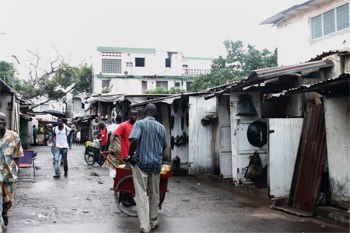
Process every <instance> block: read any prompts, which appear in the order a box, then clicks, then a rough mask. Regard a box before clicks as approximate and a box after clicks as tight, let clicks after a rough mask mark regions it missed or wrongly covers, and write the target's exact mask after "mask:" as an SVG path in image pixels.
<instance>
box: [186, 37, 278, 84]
mask: <svg viewBox="0 0 350 233" xmlns="http://www.w3.org/2000/svg"><path fill="white" fill-rule="evenodd" d="M224 46H225V48H226V51H227V56H226V58H223V57H222V56H220V57H219V58H217V59H214V60H213V64H212V66H211V69H210V73H209V74H205V75H199V76H197V77H195V79H194V81H193V84H192V88H193V90H194V91H200V90H205V89H208V88H211V87H215V86H219V85H223V84H227V83H229V82H232V81H236V80H240V79H242V78H246V77H247V76H248V75H249V74H250V73H251V72H252V71H253V70H256V69H262V68H267V67H274V66H277V54H276V53H274V54H272V53H271V52H270V51H269V50H267V49H264V50H262V51H260V50H258V49H256V48H255V46H253V45H250V44H248V45H247V46H244V44H243V42H242V41H230V40H226V41H224Z"/></svg>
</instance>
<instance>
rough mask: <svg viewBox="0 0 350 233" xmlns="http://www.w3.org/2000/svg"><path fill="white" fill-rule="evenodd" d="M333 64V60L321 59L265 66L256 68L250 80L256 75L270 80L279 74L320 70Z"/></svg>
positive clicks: (261, 78)
mask: <svg viewBox="0 0 350 233" xmlns="http://www.w3.org/2000/svg"><path fill="white" fill-rule="evenodd" d="M332 66H334V64H333V62H332V61H331V60H321V61H312V62H305V63H300V64H296V65H289V66H278V67H273V68H265V69H259V70H254V71H253V72H252V73H251V74H250V75H249V77H248V80H249V79H252V78H254V77H258V78H259V79H260V80H268V79H271V78H275V77H278V76H283V75H295V74H297V73H300V72H302V71H306V70H319V69H322V68H327V67H332Z"/></svg>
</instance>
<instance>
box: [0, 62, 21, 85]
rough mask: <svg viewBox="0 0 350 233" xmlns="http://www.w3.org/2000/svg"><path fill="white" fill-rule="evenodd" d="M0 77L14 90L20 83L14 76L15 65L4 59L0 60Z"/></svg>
mask: <svg viewBox="0 0 350 233" xmlns="http://www.w3.org/2000/svg"><path fill="white" fill-rule="evenodd" d="M0 78H1V79H2V80H3V81H4V82H5V83H6V84H7V85H9V86H10V87H11V88H13V89H14V90H16V88H18V86H20V85H21V84H20V80H19V79H18V78H17V77H16V69H15V67H14V66H13V65H12V64H11V63H8V62H5V61H0Z"/></svg>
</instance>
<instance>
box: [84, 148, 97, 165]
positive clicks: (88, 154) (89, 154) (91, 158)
mask: <svg viewBox="0 0 350 233" xmlns="http://www.w3.org/2000/svg"><path fill="white" fill-rule="evenodd" d="M95 156H96V155H95V154H94V152H93V151H92V150H87V151H85V154H84V159H85V162H86V163H87V165H89V166H92V165H94V163H95V161H96V159H95Z"/></svg>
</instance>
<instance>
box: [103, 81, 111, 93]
mask: <svg viewBox="0 0 350 233" xmlns="http://www.w3.org/2000/svg"><path fill="white" fill-rule="evenodd" d="M110 82H111V80H102V93H108V92H110V91H111V89H112V87H111V86H110Z"/></svg>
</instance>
